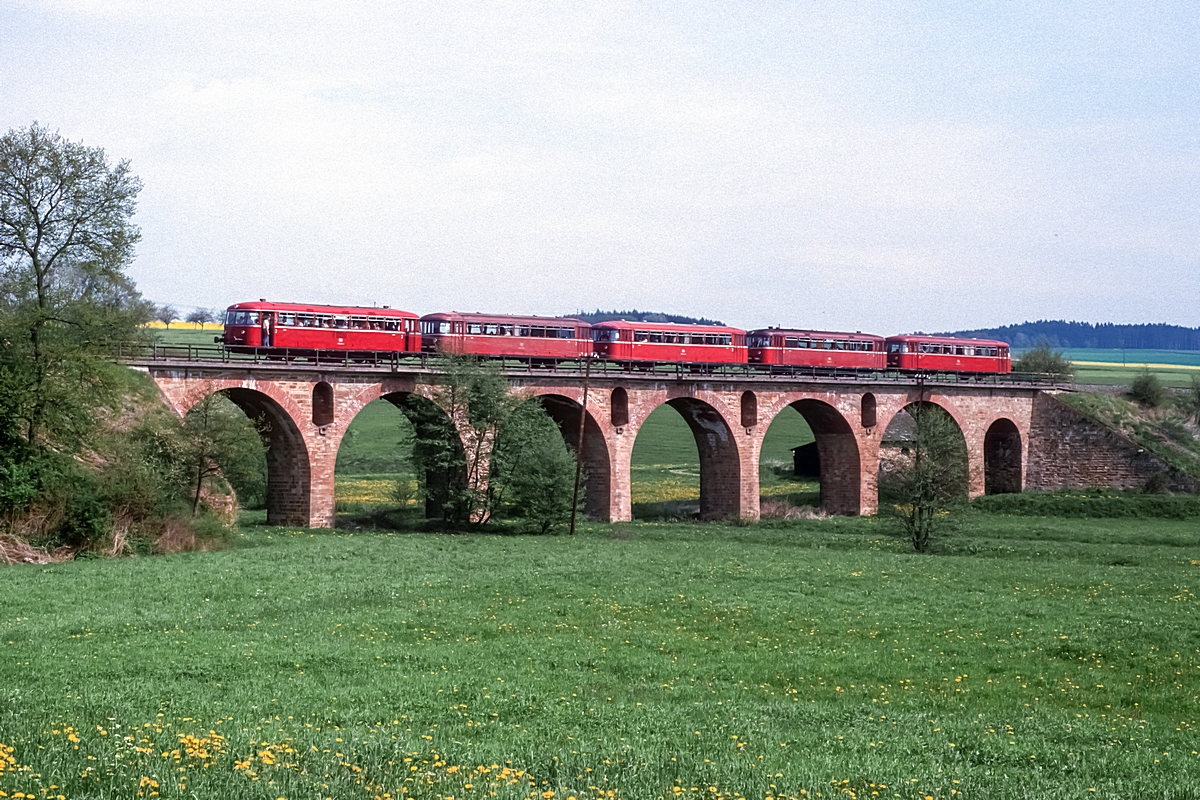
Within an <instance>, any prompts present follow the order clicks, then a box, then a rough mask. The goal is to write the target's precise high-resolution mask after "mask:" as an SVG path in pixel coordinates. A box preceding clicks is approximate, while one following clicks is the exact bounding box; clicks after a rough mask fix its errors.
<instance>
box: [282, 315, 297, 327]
mask: <svg viewBox="0 0 1200 800" xmlns="http://www.w3.org/2000/svg"><path fill="white" fill-rule="evenodd" d="M279 324H280V325H286V326H289V327H291V326H294V325H295V324H296V315H295V314H289V313H287V312H285V311H282V312H280V313H279Z"/></svg>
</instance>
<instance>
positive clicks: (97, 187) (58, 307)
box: [0, 125, 147, 451]
mask: <svg viewBox="0 0 1200 800" xmlns="http://www.w3.org/2000/svg"><path fill="white" fill-rule="evenodd" d="M140 189H141V183H140V182H139V181H138V179H137V178H135V177H134V176H133V175H132V174H130V172H129V164H128V162H120V163H118V164H117V165H115V166H113V167H110V166H109V164H108V161H107V159H106V157H105V154H104V151H103V150H102V149H100V148H89V147H84V146H83V145H82V144H76V143H73V142H68V141H66V140H64V139H62V138H61V137H60V136H59V135H58V134H56V133H51V132H50V131H48V130H47V129H45V128H41V127H39V126H37V125H33V126H31V127H29V128H27V129H22V130H13V131H9V132H8V133H7V134H5V135H4V136H2V137H0V343H2V344H0V407H2V408H3V409H4V411H3V413H2V414H0V417H3V418H5V421H7V422H9V423H10V424H11V423H12V422H16V423H18V424H19V426H20V429H21V430H20V433H21V436H22V437H23V438H24V440H25V442H26V445H27V447H28V448H29V450H30V451H32V450H36V449H37V448H39V447H42V446H47V445H48V446H51V447H54V448H56V449H58V450H67V451H74V450H76V449H78V448H79V447H80V446H81V444H82V442H83V440H84V439H85V437H86V435H87V433H88V431H89V430H90V429H91V427H92V426H93V424H94V415H93V411H94V409H95V408H96V407H97V405H98V401H99V402H103V400H104V398H105V397H110V396H111V392H112V389H113V387H112V385H111V383H110V382H108V381H106V380H105V378H106V372H105V370H103V369H102V368H100V367H99V363H100V360H101V357H102V356H103V355H104V353H105V352H107V349H108V346H109V345H110V344H112V343H113V342H114V341H116V340H121V339H130V338H134V337H136V336H137V331H138V325H139V324H140V323H141V322H143V321H144V320H145V319H146V315H147V305H146V304H145V303H144V302H143V301H142V300H141V298H140V297H139V296H138V293H137V290H136V289H135V288H134V286H133V282H132V281H131V280H130V279H129V277H128V276H127V275H126V274H125V269H126V267H127V266H128V265H129V263H130V261H131V260H132V258H133V248H134V245H135V244H136V243H137V241H138V238H139V233H138V230H137V228H136V227H135V226H134V225H133V223H132V221H131V218H132V215H133V211H134V200H135V198H136V196H137V193H138V191H139V190H140Z"/></svg>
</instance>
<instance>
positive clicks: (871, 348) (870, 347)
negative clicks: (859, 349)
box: [863, 342, 875, 350]
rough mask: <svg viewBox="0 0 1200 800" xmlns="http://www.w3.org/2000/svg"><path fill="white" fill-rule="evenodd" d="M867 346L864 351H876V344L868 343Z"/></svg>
mask: <svg viewBox="0 0 1200 800" xmlns="http://www.w3.org/2000/svg"><path fill="white" fill-rule="evenodd" d="M866 345H867V346H866V347H864V348H863V350H874V349H875V343H874V342H867V343H866Z"/></svg>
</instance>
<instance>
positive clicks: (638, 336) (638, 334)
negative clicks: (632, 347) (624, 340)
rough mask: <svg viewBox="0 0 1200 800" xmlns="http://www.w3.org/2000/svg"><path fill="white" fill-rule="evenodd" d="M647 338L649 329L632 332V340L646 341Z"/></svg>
mask: <svg viewBox="0 0 1200 800" xmlns="http://www.w3.org/2000/svg"><path fill="white" fill-rule="evenodd" d="M649 338H650V333H649V331H634V332H633V340H634V341H635V342H645V341H648V340H649Z"/></svg>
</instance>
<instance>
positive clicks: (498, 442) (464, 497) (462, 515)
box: [402, 356, 574, 532]
mask: <svg viewBox="0 0 1200 800" xmlns="http://www.w3.org/2000/svg"><path fill="white" fill-rule="evenodd" d="M402 410H403V411H404V412H405V414H406V415H407V416H408V418H409V421H410V422H411V423H412V426H413V428H414V430H415V431H416V438H415V440H414V442H413V464H414V467H415V468H416V471H417V475H418V480H419V483H420V489H421V493H422V495H423V496H424V497H425V501H426V513H427V514H430V515H433V514H439V515H440V516H441V517H442V518H443V519H444V520H445V521H447V522H452V523H454V524H457V525H462V524H468V523H469V524H472V525H476V526H478V525H485V524H486V523H487V522H488V521H490V520H491V519H493V518H494V517H497V516H503V515H504V514H505V513H506V512H507V513H509V514H510V515H512V514H520V515H522V516H525V517H527V521H528V522H529V523H530V524H531V525H534V526H535V527H537V528H538V529H539V530H541V531H542V532H548V531H549V530H551V529H553V527H554V526H555V525H557V524H559V523H560V522H561V519H562V512H561V508H562V503H563V501H564V482H563V481H562V475H563V473H564V470H565V468H564V463H565V462H564V461H563V453H564V452H565V447H564V446H563V445H562V441H561V436H560V435H559V433H558V429H557V426H555V425H554V422H553V421H552V420H551V419H550V418H549V416H548V415H547V414H546V411H545V409H543V408H542V406H541V404H540V403H536V402H529V403H526V402H524V398H522V397H520V396H517V395H515V394H513V393H512V392H510V391H509V386H508V381H507V380H505V378H504V376H503V375H502V374H501V373H500V370H499V367H498V366H497V365H496V364H494V363H488V364H483V365H481V364H479V362H477V361H475V360H474V359H471V358H468V357H461V356H452V357H448V358H446V359H445V361H444V362H443V369H442V382H441V383H440V385H439V386H438V388H437V390H436V391H435V395H434V401H433V402H430V401H428V400H425V399H423V398H420V397H417V396H415V395H409V396H408V398H407V399H406V400H405V402H404V405H403V408H402ZM451 420H458V421H459V423H460V424H459V426H457V427H456V426H455V425H454V423H453V422H452V421H451ZM551 435H552V436H553V439H554V440H555V441H553V442H552V441H551ZM555 442H556V443H555ZM567 458H570V455H569V454H567ZM570 472H571V477H572V480H573V478H574V467H573V466H572V467H571V468H570ZM571 488H572V487H571V486H570V485H566V487H565V503H566V507H567V511H566V514H568V515H569V513H570V495H571Z"/></svg>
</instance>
